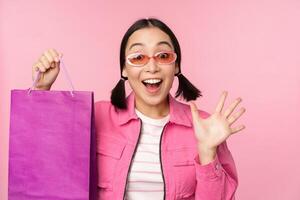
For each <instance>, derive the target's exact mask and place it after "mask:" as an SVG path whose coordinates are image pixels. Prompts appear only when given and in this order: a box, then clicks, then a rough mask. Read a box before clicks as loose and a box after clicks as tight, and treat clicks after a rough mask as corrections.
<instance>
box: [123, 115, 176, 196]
mask: <svg viewBox="0 0 300 200" xmlns="http://www.w3.org/2000/svg"><path fill="white" fill-rule="evenodd" d="M135 112H136V114H137V116H138V117H139V118H140V119H141V120H142V131H141V133H140V134H141V135H140V140H139V143H138V146H137V149H136V152H135V156H134V158H133V161H132V164H131V170H130V173H129V177H128V183H127V190H126V199H128V200H141V199H143V200H147V199H149V200H150V199H151V200H153V199H155V200H159V199H163V196H164V183H163V178H162V173H161V167H160V158H159V142H160V136H161V134H162V130H163V128H164V126H165V124H166V123H167V122H168V121H169V118H170V116H169V115H168V116H166V117H164V118H161V119H153V118H149V117H147V116H145V115H144V114H142V113H141V112H139V111H138V110H137V109H135Z"/></svg>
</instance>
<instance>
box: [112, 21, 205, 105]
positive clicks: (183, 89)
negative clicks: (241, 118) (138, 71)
mask: <svg viewBox="0 0 300 200" xmlns="http://www.w3.org/2000/svg"><path fill="white" fill-rule="evenodd" d="M147 27H157V28H159V29H160V30H162V31H163V32H165V33H166V34H167V35H168V36H169V37H170V39H171V42H172V44H173V46H174V50H175V53H176V54H177V59H176V64H177V65H178V68H179V72H178V73H177V74H175V75H176V76H177V77H178V89H177V91H176V94H175V97H178V96H183V98H184V99H185V100H186V101H190V100H196V99H197V98H198V97H199V96H202V95H201V92H200V91H199V90H198V89H197V88H196V87H195V86H194V85H193V84H192V83H191V82H190V81H189V80H188V79H187V78H185V77H184V76H183V75H182V73H181V67H180V62H181V51H180V46H179V42H178V40H177V38H176V36H175V35H174V33H173V32H172V31H171V29H170V28H169V27H168V26H167V25H166V24H165V23H163V22H162V21H160V20H158V19H155V18H149V19H140V20H137V21H136V22H135V23H134V24H132V25H131V26H130V27H129V29H128V30H127V32H126V33H125V35H124V37H123V39H122V42H121V47H120V72H121V79H120V80H119V82H118V84H117V85H116V86H115V88H114V89H113V90H112V92H111V103H112V104H113V105H114V106H115V107H117V108H120V109H126V108H127V104H126V93H125V80H127V77H123V76H122V71H123V67H124V65H125V49H126V45H127V42H128V39H129V37H130V36H131V35H132V34H133V33H134V32H135V31H137V30H139V29H143V28H147Z"/></svg>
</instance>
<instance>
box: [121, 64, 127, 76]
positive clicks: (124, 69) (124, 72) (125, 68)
mask: <svg viewBox="0 0 300 200" xmlns="http://www.w3.org/2000/svg"><path fill="white" fill-rule="evenodd" d="M122 76H123V77H128V75H127V67H126V65H124V67H123V70H122Z"/></svg>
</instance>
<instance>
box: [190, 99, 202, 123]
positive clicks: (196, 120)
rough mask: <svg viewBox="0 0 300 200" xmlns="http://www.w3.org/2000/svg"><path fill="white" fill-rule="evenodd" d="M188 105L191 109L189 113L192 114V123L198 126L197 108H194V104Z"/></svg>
mask: <svg viewBox="0 0 300 200" xmlns="http://www.w3.org/2000/svg"><path fill="white" fill-rule="evenodd" d="M189 105H190V108H191V113H192V117H193V123H194V124H195V123H196V124H198V123H199V121H200V120H199V119H200V116H199V111H198V108H197V106H196V104H195V103H194V102H189Z"/></svg>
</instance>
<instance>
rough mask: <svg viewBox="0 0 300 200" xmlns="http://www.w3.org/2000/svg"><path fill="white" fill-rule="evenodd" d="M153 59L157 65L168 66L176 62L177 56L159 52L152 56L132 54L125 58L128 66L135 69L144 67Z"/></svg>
mask: <svg viewBox="0 0 300 200" xmlns="http://www.w3.org/2000/svg"><path fill="white" fill-rule="evenodd" d="M151 58H153V59H154V60H155V62H156V63H157V64H162V65H168V64H172V63H174V62H175V61H176V58H177V55H176V53H175V52H173V51H161V52H157V53H156V54H154V56H148V55H146V54H143V53H139V52H137V53H132V54H129V55H128V56H127V57H126V61H127V63H128V64H129V65H132V66H135V67H142V66H144V65H146V64H147V63H148V62H149V60H150V59H151Z"/></svg>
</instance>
